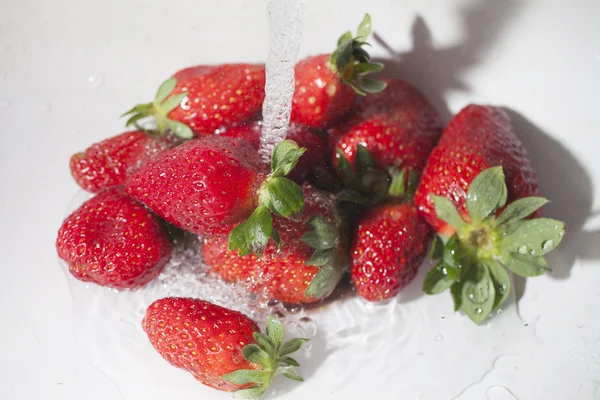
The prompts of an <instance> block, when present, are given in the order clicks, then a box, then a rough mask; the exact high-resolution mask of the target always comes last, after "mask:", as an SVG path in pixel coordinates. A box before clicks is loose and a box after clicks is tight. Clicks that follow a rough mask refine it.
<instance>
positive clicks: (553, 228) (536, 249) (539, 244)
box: [500, 218, 565, 256]
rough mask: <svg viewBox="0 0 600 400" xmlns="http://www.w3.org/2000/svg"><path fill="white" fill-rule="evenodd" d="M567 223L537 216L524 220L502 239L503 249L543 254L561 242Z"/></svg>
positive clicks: (535, 254) (501, 245) (512, 251)
mask: <svg viewBox="0 0 600 400" xmlns="http://www.w3.org/2000/svg"><path fill="white" fill-rule="evenodd" d="M564 227H565V224H564V223H563V222H561V221H557V220H554V219H550V218H536V219H532V220H528V221H523V222H522V223H521V224H519V225H518V226H517V228H516V229H514V230H513V231H512V232H511V233H509V234H507V235H506V236H504V237H503V238H502V239H501V241H500V247H501V249H502V250H503V251H508V252H511V253H519V254H522V255H525V254H528V255H531V256H543V255H545V254H547V253H549V252H550V251H552V250H553V249H554V248H556V246H558V244H559V243H560V242H561V240H562V238H563V236H564V232H565V230H564V229H565V228H564Z"/></svg>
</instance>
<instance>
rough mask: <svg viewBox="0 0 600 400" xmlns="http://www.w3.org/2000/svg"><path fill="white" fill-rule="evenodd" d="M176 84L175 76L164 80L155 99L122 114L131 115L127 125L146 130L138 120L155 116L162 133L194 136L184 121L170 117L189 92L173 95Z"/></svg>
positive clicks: (186, 136)
mask: <svg viewBox="0 0 600 400" xmlns="http://www.w3.org/2000/svg"><path fill="white" fill-rule="evenodd" d="M175 86H177V79H175V78H173V77H171V78H169V79H167V80H166V81H164V82H163V83H162V84H161V85H160V87H159V88H158V91H157V92H156V96H155V97H154V101H152V102H150V103H142V104H137V105H136V106H134V107H133V108H131V109H130V110H129V111H127V112H125V113H123V115H121V117H125V116H128V117H129V118H128V119H127V122H126V123H125V125H126V126H135V127H136V128H137V129H140V130H144V131H146V129H143V128H142V127H140V126H139V124H138V122H139V121H140V120H142V119H144V118H148V117H154V119H155V120H156V127H157V130H158V131H159V132H160V133H161V134H162V133H165V132H167V131H169V132H171V133H172V134H173V135H175V136H178V137H180V138H183V139H191V138H193V137H194V133H193V132H192V129H191V128H190V127H189V126H187V125H186V124H184V123H183V122H179V121H175V120H172V119H169V117H168V115H169V113H170V112H171V111H173V110H174V109H175V108H177V107H179V106H180V105H181V102H182V101H184V99H185V98H186V97H187V95H188V92H183V93H179V94H174V95H172V94H173V91H174V90H175Z"/></svg>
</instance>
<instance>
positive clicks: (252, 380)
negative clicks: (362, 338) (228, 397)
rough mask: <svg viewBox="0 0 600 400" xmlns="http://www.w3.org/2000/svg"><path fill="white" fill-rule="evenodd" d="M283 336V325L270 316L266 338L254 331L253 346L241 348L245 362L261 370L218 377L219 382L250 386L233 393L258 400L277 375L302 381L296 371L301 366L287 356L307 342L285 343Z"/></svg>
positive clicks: (294, 341)
mask: <svg viewBox="0 0 600 400" xmlns="http://www.w3.org/2000/svg"><path fill="white" fill-rule="evenodd" d="M284 334H285V331H284V328H283V324H282V323H281V322H280V321H279V320H278V319H277V318H275V317H274V316H272V315H269V317H268V319H267V334H266V335H265V334H264V333H261V332H254V334H253V336H254V340H256V343H252V344H247V345H246V346H244V348H243V349H242V354H243V355H244V358H246V360H248V361H250V362H251V363H254V364H257V365H258V366H259V367H260V369H240V370H237V371H233V372H230V373H228V374H226V375H223V376H221V379H223V380H225V381H228V382H231V383H233V384H235V385H248V384H253V385H252V386H250V387H249V388H245V389H240V390H238V391H237V392H235V396H236V397H238V398H242V399H258V398H259V397H261V396H262V395H263V394H264V393H265V391H266V390H267V389H268V387H269V386H270V385H271V381H272V380H273V378H274V377H275V376H277V375H283V376H285V377H286V378H289V379H293V380H295V381H299V382H302V381H303V379H302V377H301V376H300V375H299V374H298V372H297V371H296V368H295V367H298V366H299V365H300V364H298V361H296V360H294V359H293V358H292V357H290V356H289V354H291V353H293V352H295V351H297V350H299V349H300V347H301V346H302V345H303V344H304V343H306V342H308V341H309V339H305V338H294V339H290V340H288V341H287V342H284V341H283V338H284Z"/></svg>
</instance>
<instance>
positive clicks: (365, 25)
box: [356, 13, 372, 40]
mask: <svg viewBox="0 0 600 400" xmlns="http://www.w3.org/2000/svg"><path fill="white" fill-rule="evenodd" d="M371 25H372V24H371V16H370V15H369V14H368V13H367V14H365V16H364V18H363V20H362V21H361V23H360V25H358V29H357V30H356V37H357V38H362V39H363V40H364V39H366V38H367V37H368V36H369V35H370V34H371Z"/></svg>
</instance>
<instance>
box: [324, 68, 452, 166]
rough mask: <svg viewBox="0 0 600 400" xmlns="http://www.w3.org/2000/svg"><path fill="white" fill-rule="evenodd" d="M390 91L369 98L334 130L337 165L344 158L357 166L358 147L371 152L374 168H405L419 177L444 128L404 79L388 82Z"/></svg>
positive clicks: (386, 90)
mask: <svg viewBox="0 0 600 400" xmlns="http://www.w3.org/2000/svg"><path fill="white" fill-rule="evenodd" d="M385 81H386V83H387V88H386V89H385V90H384V91H383V92H381V93H377V94H373V95H371V96H368V97H366V98H365V99H364V100H363V101H362V102H361V103H360V104H359V106H358V108H357V110H356V113H355V114H353V115H352V116H351V117H350V118H349V119H347V120H346V121H343V122H341V123H340V124H339V125H337V126H336V127H334V128H333V129H331V136H332V140H333V143H334V146H333V151H334V153H333V164H334V165H335V166H339V163H340V158H341V157H345V158H346V160H348V162H349V163H350V165H352V166H353V167H355V156H356V151H357V146H358V145H361V146H363V147H364V148H365V149H367V150H368V151H369V153H370V154H371V157H372V158H373V162H374V167H375V168H379V169H383V168H387V167H392V166H394V167H399V166H402V167H403V168H405V169H409V170H412V171H414V172H415V173H417V174H419V173H420V172H421V171H422V169H423V167H424V166H425V162H426V160H427V157H428V156H429V153H430V152H431V150H432V149H433V148H434V147H435V144H436V143H437V141H438V139H439V137H440V135H441V134H442V125H441V122H440V119H439V117H438V115H437V113H436V112H435V111H434V110H433V108H432V107H431V105H430V104H429V102H428V101H427V100H426V99H425V98H424V97H423V96H422V95H421V93H419V92H418V91H417V90H416V89H415V88H413V87H412V86H410V85H409V84H407V83H406V82H404V81H401V80H390V79H387V80H385Z"/></svg>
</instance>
